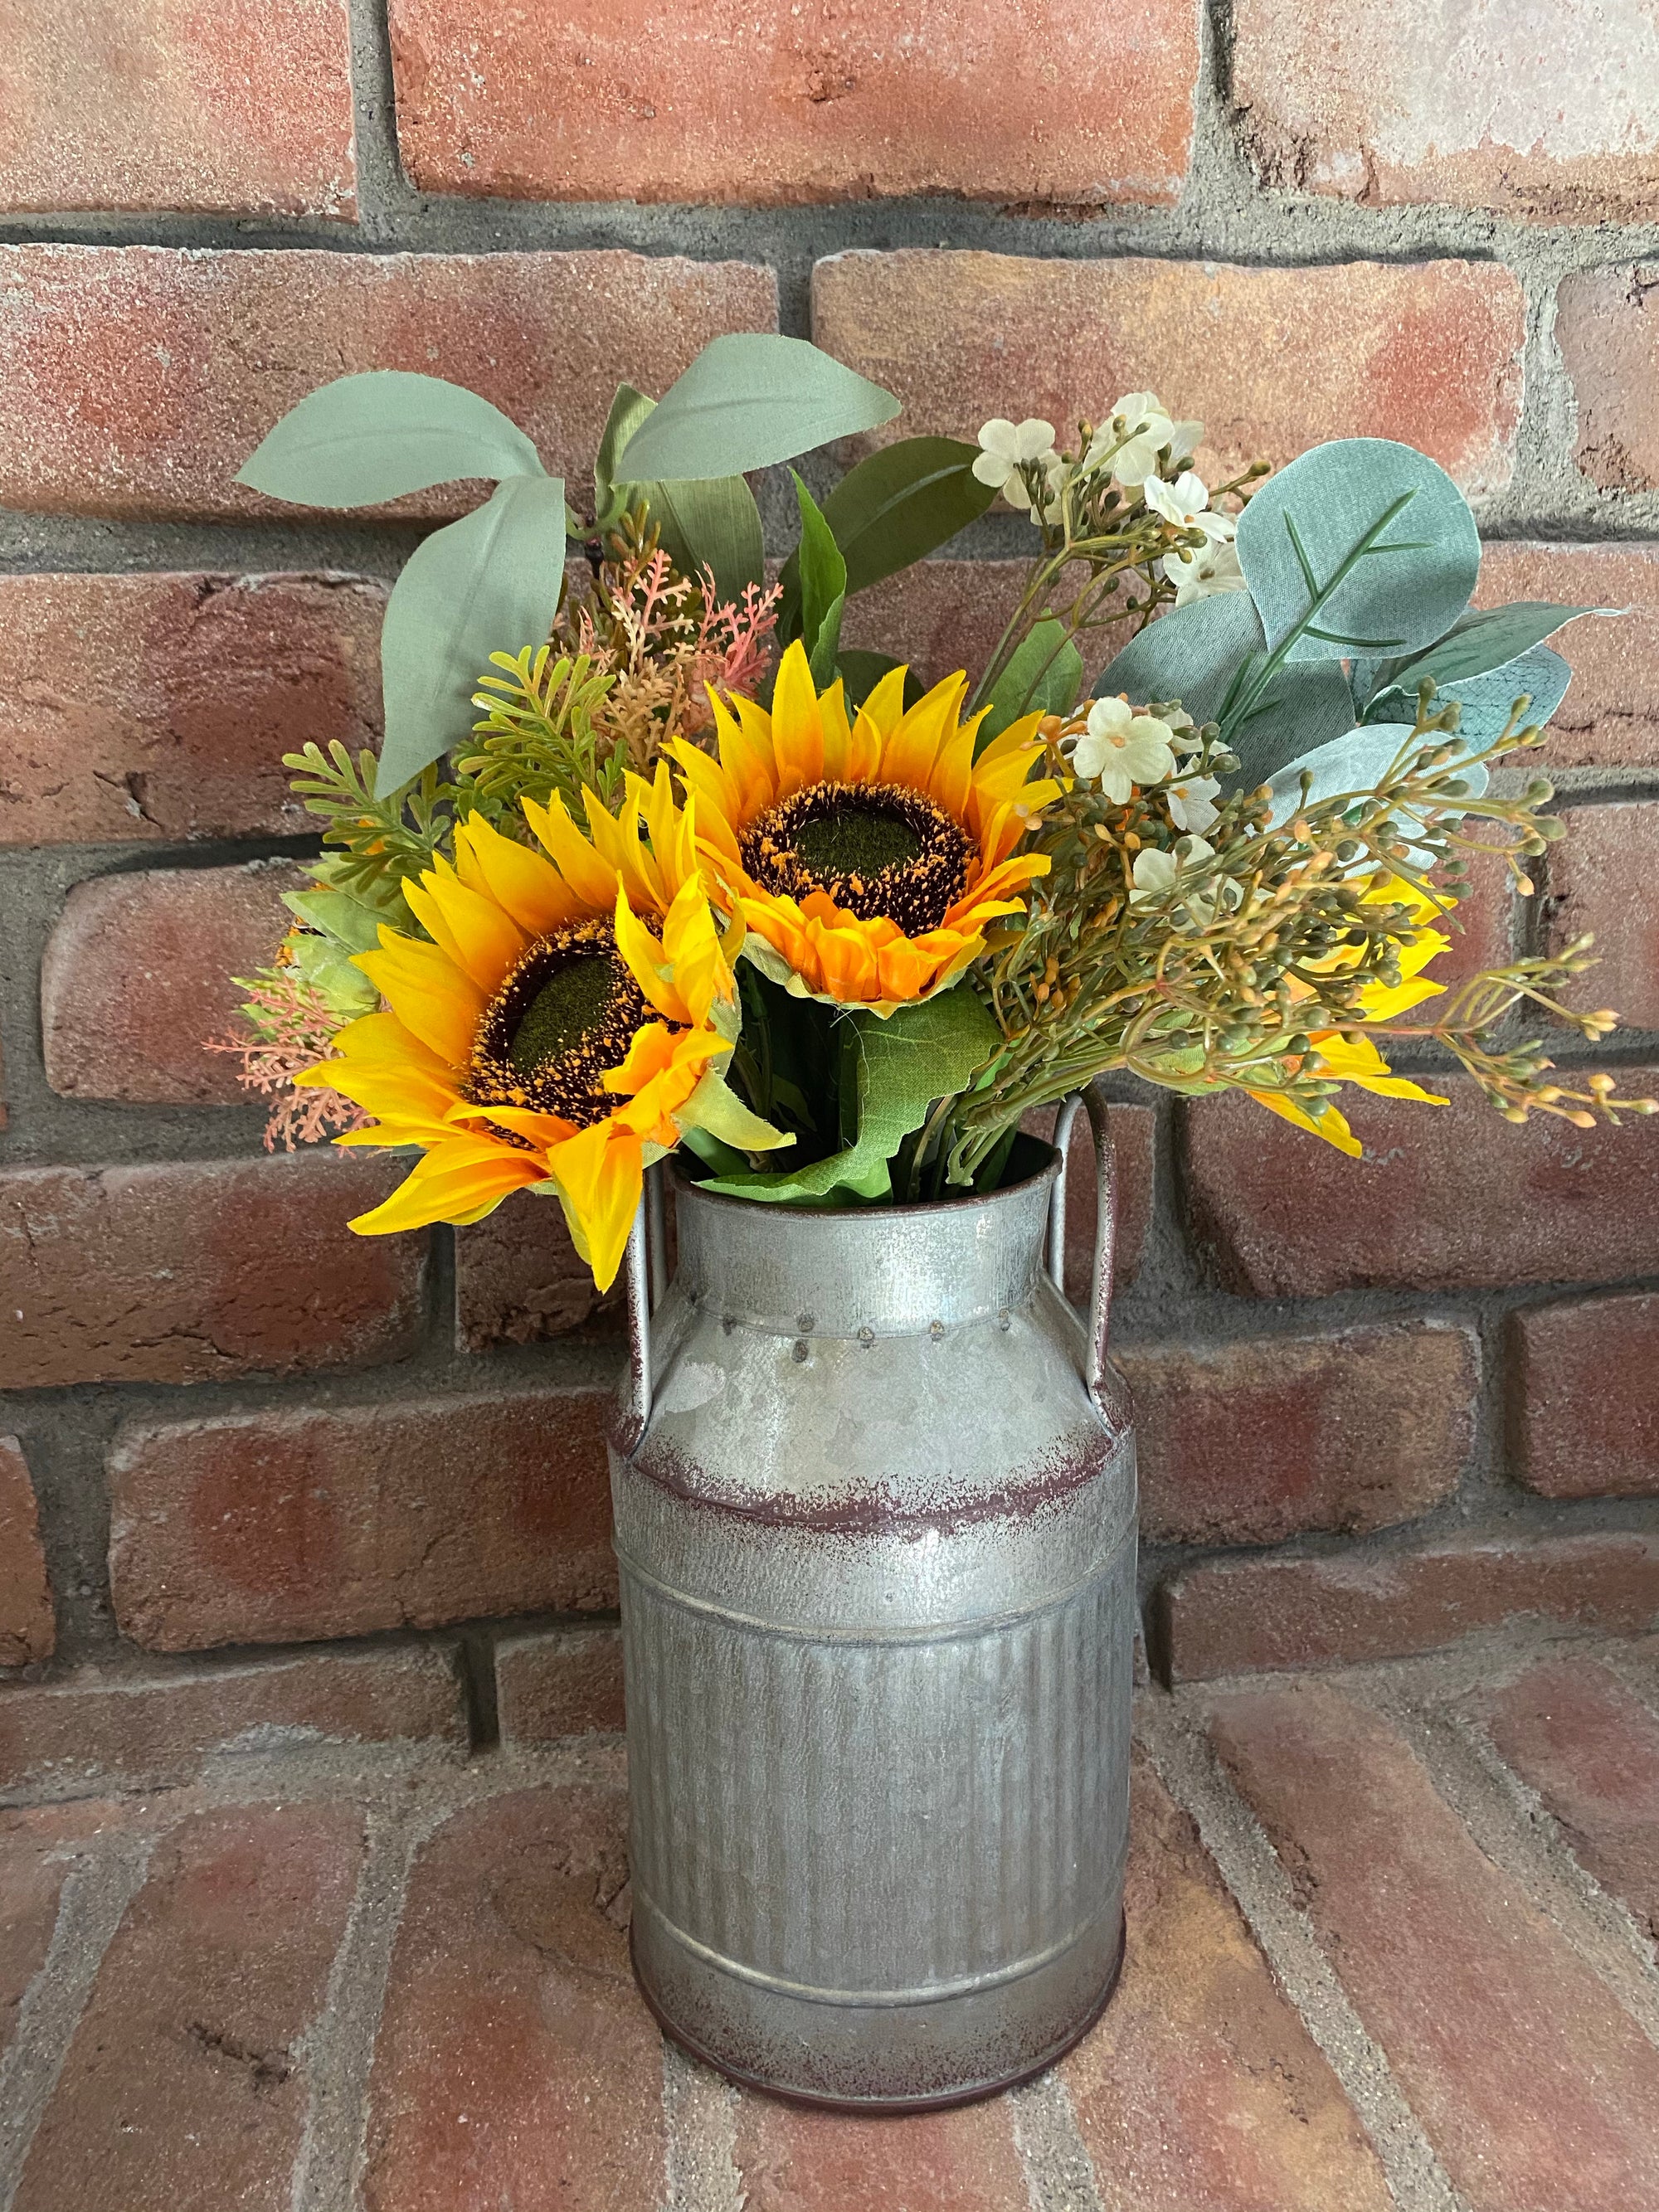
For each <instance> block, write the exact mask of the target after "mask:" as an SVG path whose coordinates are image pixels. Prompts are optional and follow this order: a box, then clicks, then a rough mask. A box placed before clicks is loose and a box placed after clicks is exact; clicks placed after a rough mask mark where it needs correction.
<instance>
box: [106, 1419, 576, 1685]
mask: <svg viewBox="0 0 1659 2212" xmlns="http://www.w3.org/2000/svg"><path fill="white" fill-rule="evenodd" d="M610 1413H611V1395H610V1393H609V1392H608V1391H605V1390H577V1391H570V1390H564V1391H558V1390H518V1391H501V1392H498V1393H495V1394H494V1395H491V1396H489V1397H480V1398H459V1397H457V1398H428V1399H415V1400H410V1399H408V1398H399V1399H398V1400H396V1401H392V1402H391V1403H389V1404H381V1405H372V1406H355V1407H343V1408H340V1409H330V1410H325V1409H323V1408H320V1407H319V1408H317V1409H314V1410H312V1409H306V1410H295V1411H283V1412H277V1413H245V1414H229V1415H226V1416H224V1417H222V1418H216V1419H203V1420H194V1421H157V1422H143V1423H138V1424H137V1425H134V1426H132V1427H131V1428H129V1429H127V1430H126V1431H125V1432H124V1434H123V1435H122V1437H120V1439H119V1440H118V1443H117V1445H116V1448H115V1450H114V1452H113V1453H112V1456H111V1460H110V1468H109V1479H110V1516H111V1517H110V1580H111V1584H112V1595H113V1597H114V1601H115V1614H116V1619H117V1620H118V1621H119V1623H120V1626H121V1629H122V1632H123V1633H124V1634H125V1635H127V1636H130V1637H131V1638H132V1640H133V1642H134V1643H135V1644H143V1645H144V1646H145V1647H146V1648H147V1649H149V1650H156V1651H181V1650H197V1649H199V1648H201V1647H202V1646H204V1645H209V1644H244V1643H247V1644H279V1643H285V1642H289V1641H292V1640H302V1639H306V1638H320V1637H327V1636H359V1635H363V1634H366V1633H367V1632H368V1631H370V1630H372V1629H377V1628H398V1627H404V1626H409V1627H416V1628H431V1627H435V1626H438V1625H439V1624H440V1623H441V1622H444V1621H450V1620H468V1619H471V1618H472V1617H473V1616H475V1615H479V1614H484V1613H491V1614H495V1613H530V1612H538V1611H554V1610H564V1609H567V1608H569V1607H580V1608H581V1609H583V1610H591V1609H592V1608H593V1607H599V1606H611V1605H614V1604H615V1603H616V1602H617V1577H616V1565H615V1561H614V1559H613V1558H612V1555H611V1516H610V1486H609V1481H608V1479H607V1476H606V1471H605V1425H606V1422H607V1420H608V1419H609V1417H610Z"/></svg>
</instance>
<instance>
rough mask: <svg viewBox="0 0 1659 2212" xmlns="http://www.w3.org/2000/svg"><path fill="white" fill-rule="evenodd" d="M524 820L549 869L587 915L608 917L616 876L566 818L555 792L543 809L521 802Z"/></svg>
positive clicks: (567, 815)
mask: <svg viewBox="0 0 1659 2212" xmlns="http://www.w3.org/2000/svg"><path fill="white" fill-rule="evenodd" d="M524 813H525V819H526V822H528V823H529V824H530V826H531V828H532V829H533V830H534V831H535V833H536V835H537V836H538V838H540V840H541V842H542V844H543V845H544V848H546V850H547V852H548V854H549V855H550V857H551V860H552V862H553V865H554V866H555V867H556V868H557V870H558V872H559V873H560V874H561V875H562V877H563V878H564V879H565V881H566V883H568V884H569V886H570V888H571V890H573V891H574V892H575V894H576V896H577V897H578V898H580V900H581V902H582V903H583V905H584V906H585V907H586V909H587V911H588V912H589V913H590V914H608V913H609V912H610V910H611V901H612V900H613V899H614V898H615V897H616V896H617V872H616V870H615V869H614V868H613V867H611V866H607V864H606V863H605V861H604V860H602V859H601V858H600V856H599V854H597V853H596V852H595V851H594V850H593V848H592V845H590V844H589V843H588V842H587V840H586V837H584V836H583V835H582V833H581V831H580V829H577V827H576V825H575V823H574V822H573V821H572V820H571V818H570V812H569V809H568V807H567V806H566V805H565V803H564V801H563V799H561V798H560V796H559V794H558V793H557V792H555V793H553V795H552V797H551V798H550V799H549V800H548V802H547V804H546V805H545V806H542V805H538V803H537V801H536V800H535V799H526V800H525V801H524Z"/></svg>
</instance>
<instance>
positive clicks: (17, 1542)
mask: <svg viewBox="0 0 1659 2212" xmlns="http://www.w3.org/2000/svg"><path fill="white" fill-rule="evenodd" d="M57 1641H58V1623H57V1617H56V1615H55V1614H54V1613H53V1611H52V1584H51V1583H50V1582H49V1581H48V1579H47V1577H46V1553H45V1552H44V1551H43V1550H42V1549H41V1546H40V1510H39V1509H38V1507H37V1506H36V1504H35V1502H34V1485H33V1482H32V1481H31V1480H30V1479H29V1468H28V1462H27V1460H26V1459H25V1458H24V1456H23V1447H22V1445H21V1443H19V1442H18V1441H17V1438H16V1437H0V1667H23V1666H27V1664H28V1662H30V1661H31V1660H33V1659H50V1658H51V1656H52V1649H53V1646H54V1645H55V1644H56V1643H57Z"/></svg>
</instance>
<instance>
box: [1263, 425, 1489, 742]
mask: <svg viewBox="0 0 1659 2212" xmlns="http://www.w3.org/2000/svg"><path fill="white" fill-rule="evenodd" d="M1237 544H1238V559H1239V565H1240V567H1241V568H1243V571H1244V578H1245V581H1246V582H1247V583H1248V584H1249V588H1250V596H1251V597H1252V598H1253V599H1254V600H1255V605H1256V609H1257V611H1258V613H1259V614H1260V615H1261V623H1262V627H1263V629H1264V630H1265V632H1266V634H1267V644H1268V646H1269V647H1270V648H1271V649H1272V651H1273V653H1274V655H1276V656H1277V657H1278V658H1279V659H1291V660H1340V659H1346V658H1349V657H1351V656H1352V655H1353V654H1355V653H1371V654H1375V653H1389V654H1395V653H1410V652H1413V651H1414V650H1415V649H1417V648H1418V647H1422V646H1426V645H1431V644H1432V643H1433V642H1434V641H1435V640H1436V639H1437V638H1440V637H1443V635H1445V633H1446V631H1447V630H1448V629H1450V627H1451V625H1452V623H1454V622H1455V620H1456V619H1457V617H1458V616H1459V615H1460V614H1462V611H1463V610H1464V608H1465V607H1466V606H1467V605H1468V599H1469V594H1470V592H1472V591H1473V590H1474V582H1475V577H1476V575H1477V574H1479V571H1480V533H1479V532H1478V531H1477V530H1476V528H1475V526H1474V516H1473V515H1472V514H1471V513H1469V510H1468V502H1467V501H1465V500H1464V497H1463V495H1462V492H1460V491H1459V490H1458V489H1457V486H1456V485H1455V483H1453V482H1452V480H1451V478H1450V477H1449V476H1448V475H1447V474H1446V472H1445V471H1444V470H1443V468H1441V467H1439V466H1438V465H1437V464H1436V463H1435V462H1433V461H1431V460H1430V459H1429V458H1428V456H1427V454H1426V453H1419V452H1418V451H1417V450H1416V448H1415V447H1412V446H1401V445H1396V444H1395V442H1394V441H1393V440H1392V439H1389V438H1339V439H1337V440H1335V441H1333V442H1332V443H1331V444H1329V445H1324V446H1315V447H1312V448H1311V450H1310V452H1308V453H1304V454H1302V455H1300V457H1299V458H1298V459H1296V460H1294V461H1292V462H1291V465H1290V466H1289V467H1288V468H1285V469H1282V470H1281V471H1279V474H1278V475H1277V476H1274V477H1268V479H1267V483H1264V484H1263V485H1262V487H1261V490H1260V491H1258V492H1257V493H1256V494H1255V496H1254V497H1253V498H1252V499H1251V501H1250V502H1249V506H1248V507H1246V508H1245V510H1244V512H1243V514H1242V515H1241V516H1240V517H1239V523H1238V538H1237ZM1247 703H1248V704H1250V705H1253V704H1254V703H1255V702H1254V700H1249V699H1248V698H1247ZM1224 729H1225V723H1224Z"/></svg>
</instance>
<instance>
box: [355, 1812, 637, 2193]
mask: <svg viewBox="0 0 1659 2212" xmlns="http://www.w3.org/2000/svg"><path fill="white" fill-rule="evenodd" d="M626 1817H627V1816H626V1803H625V1799H624V1796H623V1792H622V1791H621V1790H612V1789H608V1788H598V1787H579V1788H575V1789H566V1790H558V1791H553V1790H527V1791H526V1792H525V1793H524V1794H523V1795H521V1796H513V1797H505V1798H501V1797H498V1798H495V1799H494V1800H493V1801H492V1802H489V1803H487V1804H483V1805H479V1806H477V1807H476V1808H473V1809H472V1810H471V1811H469V1812H465V1813H462V1814H458V1815H457V1816H456V1817H455V1818H454V1819H453V1820H450V1821H449V1822H448V1823H447V1825H446V1826H444V1827H442V1828H441V1829H440V1830H439V1832H438V1833H437V1834H436V1836H435V1837H434V1838H433V1839H432V1841H431V1842H430V1843H429V1844H427V1845H426V1847H425V1849H424V1850H422V1854H421V1856H420V1857H419V1859H418V1860H417V1861H416V1866H415V1870H414V1873H413V1875H411V1877H410V1889H409V1902H408V1905H407V1906H406V1908H405V1910H404V1917H403V1923H402V1925H401V1927H400V1928H399V1930H398V1943H397V1948H396V1950H395V1952H394V1953H393V1955H392V1978H391V1982H390V1985H389V1987H388V1989H387V1991H386V2012H385V2015H384V2018H383V2020H382V2021H381V2025H380V2033H379V2035H378V2036H377V2037H376V2039H375V2045H374V2078H373V2081H372V2082H371V2084H370V2092H369V2118H368V2166H367V2170H366V2172H365V2175H364V2179H363V2202H364V2204H365V2207H366V2208H367V2212H499V2208H501V2206H503V2205H509V2204H510V2205H511V2206H513V2212H566V2208H568V2212H577V2208H580V2212H647V2208H649V2207H651V2206H653V2205H655V2204H657V2203H659V2202H660V2201H661V2199H662V2197H663V2194H664V2185H665V2171H664V2168H665V2144H664V2127H663V2117H662V2046H661V2041H660V2039H659V2036H658V2033H657V2031H656V2028H655V2027H654V2026H653V2023H652V2021H651V2017H650V2015H649V2014H648V2013H647V2011H646V2009H645V2007H644V2004H643V2003H642V2002H641V2000H640V1998H639V1997H638V1996H637V1995H636V1994H635V1989H634V1984H633V1978H632V1977H631V1975H630V1974H629V1966H628V1935H627V1929H628V1905H629V1896H628V1887H627V1883H628V1861H627V1853H626V1848H625V1844H624V1832H625V1828H626Z"/></svg>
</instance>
